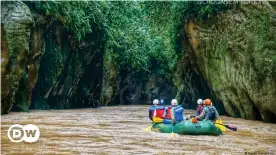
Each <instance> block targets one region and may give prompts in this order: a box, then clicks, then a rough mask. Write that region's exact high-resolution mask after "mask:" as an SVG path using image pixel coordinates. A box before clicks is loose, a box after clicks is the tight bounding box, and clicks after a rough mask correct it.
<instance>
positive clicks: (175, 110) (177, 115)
mask: <svg viewBox="0 0 276 155" xmlns="http://www.w3.org/2000/svg"><path fill="white" fill-rule="evenodd" d="M171 106H172V109H171V119H172V123H173V124H175V123H178V122H181V121H183V120H184V117H183V112H184V108H182V106H181V105H178V103H177V100H176V99H173V100H172V101H171Z"/></svg>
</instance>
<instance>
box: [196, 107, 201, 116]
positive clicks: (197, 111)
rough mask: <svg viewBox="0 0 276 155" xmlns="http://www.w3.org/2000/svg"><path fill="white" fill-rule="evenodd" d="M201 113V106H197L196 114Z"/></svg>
mask: <svg viewBox="0 0 276 155" xmlns="http://www.w3.org/2000/svg"><path fill="white" fill-rule="evenodd" d="M199 115H200V107H197V108H196V116H199Z"/></svg>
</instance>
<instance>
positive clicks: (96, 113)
mask: <svg viewBox="0 0 276 155" xmlns="http://www.w3.org/2000/svg"><path fill="white" fill-rule="evenodd" d="M185 113H186V114H191V113H194V111H192V110H185ZM222 120H223V122H224V124H231V125H235V126H237V127H238V129H239V130H238V131H237V132H233V131H226V132H224V133H223V135H221V136H191V135H176V136H174V137H171V136H170V134H165V133H157V132H154V131H151V132H149V133H147V132H144V130H145V129H146V128H147V127H148V126H149V125H150V124H151V121H150V120H149V119H148V107H147V106H115V107H101V108H97V109H73V110H49V111H40V110H36V111H31V112H30V113H19V112H17V113H10V114H8V115H3V116H2V118H1V123H2V124H1V143H2V145H1V152H2V153H1V154H16V155H17V154H276V124H269V123H263V122H260V121H251V120H244V119H239V118H231V117H226V116H222ZM12 124H21V125H26V124H35V125H37V126H38V127H39V129H40V132H41V136H40V139H39V140H38V141H37V142H35V143H26V142H21V143H13V142H11V141H9V139H8V136H7V131H8V128H9V127H10V126H11V125H12Z"/></svg>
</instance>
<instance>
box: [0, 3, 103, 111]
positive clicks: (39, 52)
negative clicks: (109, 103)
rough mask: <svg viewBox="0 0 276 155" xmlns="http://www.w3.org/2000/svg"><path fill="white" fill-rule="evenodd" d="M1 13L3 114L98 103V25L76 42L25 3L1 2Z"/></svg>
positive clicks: (100, 61) (100, 60)
mask: <svg viewBox="0 0 276 155" xmlns="http://www.w3.org/2000/svg"><path fill="white" fill-rule="evenodd" d="M1 14H2V16H1V32H2V33H1V41H2V42H1V75H2V76H1V82H2V83H1V106H2V111H1V114H7V113H9V111H10V110H11V109H12V110H13V111H28V110H29V108H34V109H49V108H60V109H63V108H74V107H97V106H98V105H99V104H100V97H101V89H102V77H103V48H102V45H103V41H102V40H101V39H99V38H101V35H102V34H101V33H102V32H101V30H99V29H98V28H97V26H96V25H93V26H92V27H91V29H92V32H91V33H89V34H87V35H86V37H85V38H84V40H83V41H81V42H77V41H76V40H75V39H74V38H73V36H72V35H71V34H70V32H68V31H66V30H65V29H64V28H63V27H62V26H61V25H60V24H59V22H57V21H55V20H54V19H53V18H51V17H45V16H42V15H40V14H37V13H36V12H32V10H30V9H29V8H28V6H27V5H25V4H24V3H23V2H20V1H17V2H1Z"/></svg>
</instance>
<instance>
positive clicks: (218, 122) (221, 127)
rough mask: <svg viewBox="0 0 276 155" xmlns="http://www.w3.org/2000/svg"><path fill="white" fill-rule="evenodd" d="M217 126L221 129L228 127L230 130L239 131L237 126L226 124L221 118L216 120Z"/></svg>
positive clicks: (224, 129)
mask: <svg viewBox="0 0 276 155" xmlns="http://www.w3.org/2000/svg"><path fill="white" fill-rule="evenodd" d="M215 125H216V127H218V128H219V129H220V130H221V131H226V128H227V129H229V130H233V131H237V130H238V128H237V127H235V126H231V125H228V124H226V125H224V124H222V120H221V119H220V118H219V119H217V120H216V123H215Z"/></svg>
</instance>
